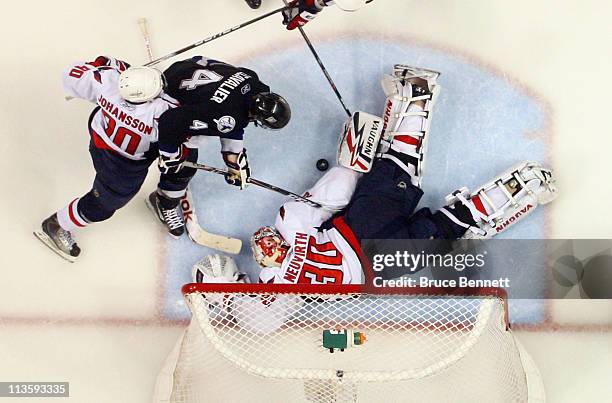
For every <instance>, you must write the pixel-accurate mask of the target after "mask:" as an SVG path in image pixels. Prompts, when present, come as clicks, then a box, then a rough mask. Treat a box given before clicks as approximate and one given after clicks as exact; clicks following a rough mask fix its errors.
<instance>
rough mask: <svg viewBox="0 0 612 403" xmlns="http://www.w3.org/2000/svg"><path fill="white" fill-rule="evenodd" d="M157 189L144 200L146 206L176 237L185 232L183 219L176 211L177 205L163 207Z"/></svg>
mask: <svg viewBox="0 0 612 403" xmlns="http://www.w3.org/2000/svg"><path fill="white" fill-rule="evenodd" d="M161 197H163V196H160V195H159V194H158V193H157V191H153V193H151V194H150V195H149V197H148V198H147V200H146V203H147V206H148V207H149V209H151V211H152V212H153V213H154V214H155V216H156V217H157V219H158V220H159V221H160V222H161V223H162V224H164V225H165V226H166V228H167V229H168V232H169V233H170V235H172V236H173V237H174V238H178V237H180V236H181V235H183V233H184V232H185V221H184V219H183V216H182V214H180V213H179V212H178V209H179V206H177V207H175V208H171V209H165V208H164V207H163V206H162V204H161V200H160V198H161Z"/></svg>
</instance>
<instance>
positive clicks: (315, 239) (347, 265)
mask: <svg viewBox="0 0 612 403" xmlns="http://www.w3.org/2000/svg"><path fill="white" fill-rule="evenodd" d="M360 176H361V174H360V173H358V172H356V171H353V170H351V169H347V168H344V167H334V168H332V169H330V170H329V172H327V173H326V174H325V175H324V176H323V177H322V178H321V179H319V181H318V182H317V183H316V184H315V185H314V187H313V188H312V189H310V190H308V191H307V192H306V193H305V194H304V196H305V197H308V198H310V199H312V200H314V201H317V202H319V203H322V204H327V205H332V206H338V207H345V206H346V205H347V204H348V203H349V202H350V200H351V197H352V196H353V192H354V191H355V187H356V185H357V180H358V179H359V178H360ZM332 215H333V212H330V211H328V210H324V209H321V208H315V207H311V206H309V205H307V204H305V203H300V202H296V201H290V202H287V203H285V204H283V206H282V207H281V208H280V211H279V213H278V215H277V216H276V222H275V227H276V229H278V231H279V232H280V233H281V235H282V236H283V238H284V239H285V240H286V241H287V242H288V243H289V244H290V245H291V248H290V249H289V251H288V253H287V256H286V257H285V259H284V260H283V264H282V266H281V267H266V268H263V269H262V271H261V273H260V275H259V281H260V282H263V283H285V284H297V283H308V284H362V283H363V282H364V275H363V270H362V266H361V263H360V260H359V257H358V253H357V251H356V249H358V248H359V246H357V245H355V240H354V239H350V238H351V237H352V233H350V230H349V231H343V230H342V228H341V226H337V225H332V226H329V227H330V228H328V229H327V228H326V229H324V228H319V226H321V224H323V223H324V222H325V221H327V220H329V219H330V218H331V217H332ZM335 221H336V220H334V222H335ZM326 227H328V226H326Z"/></svg>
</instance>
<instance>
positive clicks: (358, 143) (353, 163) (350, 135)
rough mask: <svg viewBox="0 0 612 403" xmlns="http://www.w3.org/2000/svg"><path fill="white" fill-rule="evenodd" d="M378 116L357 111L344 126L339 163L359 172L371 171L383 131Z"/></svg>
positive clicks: (339, 150)
mask: <svg viewBox="0 0 612 403" xmlns="http://www.w3.org/2000/svg"><path fill="white" fill-rule="evenodd" d="M382 128H383V121H382V119H381V118H379V117H378V116H374V115H370V114H369V113H365V112H355V113H354V114H353V116H352V118H351V120H350V121H349V122H347V123H346V124H345V126H344V132H343V134H342V136H341V137H340V144H339V149H338V165H342V166H344V167H347V168H350V169H353V170H355V171H358V172H370V169H371V168H372V163H373V161H374V155H375V154H376V149H377V148H378V143H379V141H380V135H381V133H382Z"/></svg>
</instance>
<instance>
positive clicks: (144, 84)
mask: <svg viewBox="0 0 612 403" xmlns="http://www.w3.org/2000/svg"><path fill="white" fill-rule="evenodd" d="M163 89H164V78H163V76H162V74H161V72H160V71H159V70H156V69H154V68H152V67H146V66H138V67H130V68H129V69H127V70H125V71H124V72H122V73H121V76H120V77H119V93H120V94H121V96H122V97H123V99H125V100H126V101H128V102H132V103H143V102H148V101H151V100H152V99H155V98H156V97H157V96H158V95H159V94H161V92H162V90H163Z"/></svg>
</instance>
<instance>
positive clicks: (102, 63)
mask: <svg viewBox="0 0 612 403" xmlns="http://www.w3.org/2000/svg"><path fill="white" fill-rule="evenodd" d="M88 64H90V65H92V66H94V67H97V68H99V69H102V70H104V69H107V68H113V69H117V70H119V71H125V70H127V69H128V68H129V67H130V64H129V63H127V62H124V61H123V60H119V59H115V58H114V57H108V56H98V57H96V60H94V61H93V62H89V63H88Z"/></svg>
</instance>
